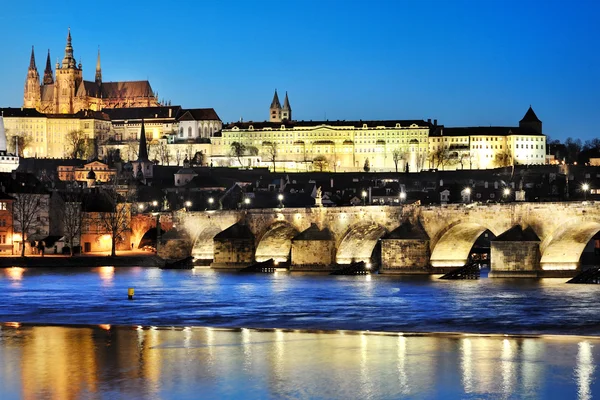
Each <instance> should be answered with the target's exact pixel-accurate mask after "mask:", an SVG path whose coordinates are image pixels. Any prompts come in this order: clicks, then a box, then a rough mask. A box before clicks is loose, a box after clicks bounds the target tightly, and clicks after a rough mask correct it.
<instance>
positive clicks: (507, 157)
mask: <svg viewBox="0 0 600 400" xmlns="http://www.w3.org/2000/svg"><path fill="white" fill-rule="evenodd" d="M495 158H496V165H497V166H499V167H509V166H511V165H512V164H513V156H512V152H511V151H510V149H509V148H508V146H505V148H504V150H503V151H502V152H500V153H497V154H496V157H495Z"/></svg>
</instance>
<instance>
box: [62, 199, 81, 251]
mask: <svg viewBox="0 0 600 400" xmlns="http://www.w3.org/2000/svg"><path fill="white" fill-rule="evenodd" d="M62 198H63V200H64V205H62V207H60V208H59V211H58V216H59V219H60V221H61V222H62V225H63V232H64V236H65V243H67V245H68V246H69V254H70V255H71V257H72V256H73V247H74V246H75V238H78V237H79V236H80V234H81V227H82V225H83V210H82V208H81V206H82V193H81V192H80V191H79V190H72V191H69V192H64V193H63V194H62Z"/></svg>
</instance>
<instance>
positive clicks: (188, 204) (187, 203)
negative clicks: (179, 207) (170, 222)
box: [185, 200, 192, 211]
mask: <svg viewBox="0 0 600 400" xmlns="http://www.w3.org/2000/svg"><path fill="white" fill-rule="evenodd" d="M191 207H192V202H191V201H189V200H188V201H186V202H185V211H188V210H189V209H190V208H191Z"/></svg>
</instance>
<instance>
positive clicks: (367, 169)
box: [363, 158, 371, 172]
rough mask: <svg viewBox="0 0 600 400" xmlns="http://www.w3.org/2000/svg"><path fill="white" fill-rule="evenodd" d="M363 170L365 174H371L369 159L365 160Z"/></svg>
mask: <svg viewBox="0 0 600 400" xmlns="http://www.w3.org/2000/svg"><path fill="white" fill-rule="evenodd" d="M363 169H364V170H365V172H369V171H370V170H371V162H370V161H369V159H368V158H365V164H364V165H363Z"/></svg>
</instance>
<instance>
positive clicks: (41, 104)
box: [23, 29, 159, 114]
mask: <svg viewBox="0 0 600 400" xmlns="http://www.w3.org/2000/svg"><path fill="white" fill-rule="evenodd" d="M158 105H159V102H158V100H157V96H156V95H155V94H154V92H153V91H152V87H151V86H150V82H148V81H125V82H104V81H103V80H102V68H101V66H100V50H98V61H97V63H96V75H95V79H94V81H86V80H84V79H83V66H82V64H81V61H80V62H79V63H77V61H76V60H75V56H74V55H73V46H72V43H71V30H70V29H69V33H68V35H67V45H66V47H65V56H64V58H63V60H62V63H60V64H59V63H58V62H57V63H56V73H54V72H53V71H52V64H51V62H50V51H48V57H47V59H46V68H45V70H44V76H43V79H42V81H41V84H40V75H39V73H38V70H37V66H36V63H35V54H34V50H33V47H32V49H31V59H30V61H29V69H28V71H27V79H26V81H25V91H24V95H23V107H24V108H34V109H36V110H38V111H40V112H42V113H46V114H75V113H77V112H78V111H80V110H93V111H100V110H102V109H107V108H126V107H156V106H158Z"/></svg>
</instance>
